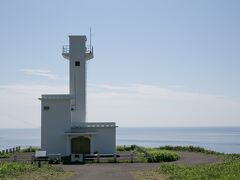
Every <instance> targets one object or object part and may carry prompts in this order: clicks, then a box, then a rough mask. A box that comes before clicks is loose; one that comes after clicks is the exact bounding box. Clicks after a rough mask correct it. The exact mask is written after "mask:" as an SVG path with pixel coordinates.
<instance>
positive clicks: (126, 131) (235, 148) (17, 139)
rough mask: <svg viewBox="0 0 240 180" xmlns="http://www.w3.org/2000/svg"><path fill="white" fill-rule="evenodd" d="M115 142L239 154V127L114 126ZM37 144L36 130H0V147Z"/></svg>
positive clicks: (38, 140)
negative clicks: (178, 146) (188, 147)
mask: <svg viewBox="0 0 240 180" xmlns="http://www.w3.org/2000/svg"><path fill="white" fill-rule="evenodd" d="M117 144H118V145H123V144H125V145H130V144H137V145H141V146H147V147H158V146H164V145H173V146H177V145H183V146H186V145H194V146H201V147H204V148H207V149H210V150H215V151H219V152H225V153H240V127H228V128H212V127H211V128H210V127H209V128H117ZM15 146H22V147H26V146H40V129H0V149H6V148H11V147H15Z"/></svg>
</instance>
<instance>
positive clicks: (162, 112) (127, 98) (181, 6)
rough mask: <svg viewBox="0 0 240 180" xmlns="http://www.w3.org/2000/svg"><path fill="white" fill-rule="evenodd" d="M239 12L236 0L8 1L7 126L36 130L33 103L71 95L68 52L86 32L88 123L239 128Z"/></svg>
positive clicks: (0, 13)
mask: <svg viewBox="0 0 240 180" xmlns="http://www.w3.org/2000/svg"><path fill="white" fill-rule="evenodd" d="M239 9H240V2H239V1H237V0H236V1H234V0H229V1H226V0H224V1H223V0H211V1H209V0H201V1H192V0H181V1H179V0H175V1H174V0H171V1H160V0H155V1H154V0H150V1H144V0H143V1H137V0H131V1H125V0H122V1H110V0H109V1H104V0H102V1H94V0H92V1H82V0H78V1H77V0H76V1H73V0H69V1H61V0H51V1H46V0H41V1H30V0H22V1H13V0H8V1H2V2H1V6H0V22H1V25H0V27H1V28H0V39H1V43H0V49H1V58H0V59H1V66H0V77H1V78H0V92H1V95H0V97H1V99H2V100H1V103H0V109H1V110H0V114H1V115H2V118H1V119H0V122H1V124H2V125H1V126H2V128H8V127H16V128H25V127H39V126H40V102H38V101H37V98H38V97H40V95H41V94H42V93H67V92H68V62H67V61H66V60H65V59H63V58H62V57H61V48H62V45H65V44H68V35H70V34H86V35H88V34H89V27H90V26H91V27H92V44H93V45H94V53H95V58H94V59H93V60H92V61H90V62H89V63H88V66H87V68H88V69H87V73H88V74H87V78H88V79H87V82H88V120H89V121H105V119H106V121H116V122H117V123H118V124H119V125H120V126H214V125H218V126H227V125H228V126H240V95H239V92H240V83H239V82H240V61H239V57H240V51H239V48H240V35H239V32H240V23H239V19H240V11H239ZM146 92H148V93H146ZM104 97H105V98H104ZM16 100H18V101H19V102H16ZM106 101H107V102H106ZM9 107H11V108H9ZM13 110H14V111H15V112H14V113H13ZM26 113H28V114H29V116H28V117H26Z"/></svg>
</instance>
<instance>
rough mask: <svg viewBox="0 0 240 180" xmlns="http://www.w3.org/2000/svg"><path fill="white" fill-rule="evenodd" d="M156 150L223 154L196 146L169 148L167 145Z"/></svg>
mask: <svg viewBox="0 0 240 180" xmlns="http://www.w3.org/2000/svg"><path fill="white" fill-rule="evenodd" d="M158 149H162V150H171V151H189V152H202V153H207V154H223V153H219V152H216V151H212V150H207V149H204V148H202V147H198V146H169V145H167V146H162V147H159V148H158Z"/></svg>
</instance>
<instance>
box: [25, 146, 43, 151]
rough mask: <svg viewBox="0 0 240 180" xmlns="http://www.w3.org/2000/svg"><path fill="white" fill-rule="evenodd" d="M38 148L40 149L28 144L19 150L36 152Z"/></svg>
mask: <svg viewBox="0 0 240 180" xmlns="http://www.w3.org/2000/svg"><path fill="white" fill-rule="evenodd" d="M38 150H40V148H38V147H32V146H29V147H28V148H25V149H22V150H21V152H36V151H38Z"/></svg>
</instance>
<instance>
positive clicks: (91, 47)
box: [89, 26, 92, 53]
mask: <svg viewBox="0 0 240 180" xmlns="http://www.w3.org/2000/svg"><path fill="white" fill-rule="evenodd" d="M89 48H90V53H91V52H92V28H91V26H90V47H89Z"/></svg>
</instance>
